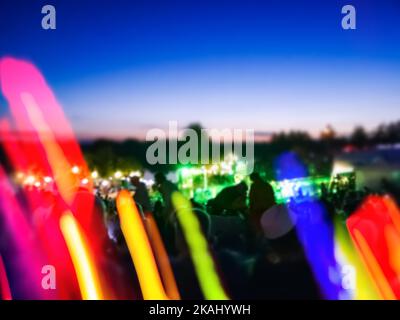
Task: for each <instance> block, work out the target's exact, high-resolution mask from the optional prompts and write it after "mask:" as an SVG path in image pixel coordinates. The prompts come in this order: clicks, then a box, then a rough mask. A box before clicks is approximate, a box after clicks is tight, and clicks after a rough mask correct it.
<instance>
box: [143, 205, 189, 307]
mask: <svg viewBox="0 0 400 320" xmlns="http://www.w3.org/2000/svg"><path fill="white" fill-rule="evenodd" d="M145 224H146V229H147V232H148V234H149V238H150V242H151V245H152V247H153V250H154V255H155V256H156V259H157V262H158V265H159V268H160V272H161V277H162V279H163V282H164V285H165V291H166V292H167V295H168V297H169V298H170V299H173V300H179V299H180V298H181V297H180V295H179V291H178V287H177V285H176V281H175V277H174V273H173V271H172V268H171V264H170V263H169V258H168V255H167V252H166V250H165V246H164V243H163V241H162V238H161V235H160V232H159V230H158V227H157V223H156V222H155V221H154V218H153V215H152V214H151V213H150V212H148V213H146V219H145Z"/></svg>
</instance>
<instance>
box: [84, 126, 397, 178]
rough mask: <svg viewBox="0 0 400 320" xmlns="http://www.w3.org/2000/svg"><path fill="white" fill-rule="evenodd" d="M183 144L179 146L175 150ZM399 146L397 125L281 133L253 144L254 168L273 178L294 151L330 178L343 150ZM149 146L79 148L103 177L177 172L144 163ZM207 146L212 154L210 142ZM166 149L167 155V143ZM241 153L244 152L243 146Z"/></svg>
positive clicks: (97, 143)
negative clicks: (279, 160) (276, 166)
mask: <svg viewBox="0 0 400 320" xmlns="http://www.w3.org/2000/svg"><path fill="white" fill-rule="evenodd" d="M192 127H193V128H194V129H195V130H196V131H198V130H199V129H200V126H199V125H198V124H196V125H193V126H192ZM185 142H186V141H180V142H178V149H179V147H180V146H182V145H183V144H184V143H185ZM398 142H400V121H398V122H394V123H390V124H387V125H380V126H379V127H378V128H376V129H375V130H372V131H370V132H368V131H367V130H365V129H364V128H363V127H361V126H358V127H356V128H355V129H354V130H353V132H352V133H351V134H350V135H348V136H339V135H337V134H336V133H335V131H334V129H333V128H331V127H328V128H327V130H324V131H323V132H322V133H321V135H320V137H318V138H312V137H311V136H310V135H309V134H308V133H307V132H304V131H291V132H288V133H285V132H282V133H277V134H274V135H272V137H271V140H270V142H263V143H256V144H255V146H254V156H255V161H256V164H255V166H256V170H257V171H262V172H264V173H266V175H267V177H268V178H273V162H274V159H275V158H276V157H277V156H278V155H279V154H281V153H283V152H287V151H294V152H296V153H297V154H298V155H299V156H300V157H301V159H302V160H303V161H304V162H305V163H306V164H307V165H308V168H309V172H310V174H311V175H325V174H330V171H331V165H332V159H333V156H334V155H335V154H337V153H338V152H341V151H342V150H343V149H344V148H345V147H349V148H351V149H364V148H369V147H373V146H376V145H377V144H394V143H398ZM152 143H153V142H145V141H139V140H134V139H128V140H125V141H122V142H117V141H112V140H105V139H101V140H96V141H93V142H86V143H84V144H82V148H83V151H84V154H85V157H86V160H87V162H88V164H89V166H90V167H91V168H92V169H96V170H97V171H98V172H99V173H100V174H101V175H103V176H107V175H111V174H112V173H113V172H115V170H122V171H128V170H140V169H149V170H151V171H153V172H154V171H163V172H167V171H170V170H174V169H176V165H174V164H156V165H150V164H149V163H148V162H147V160H146V150H147V148H148V147H149V146H150V145H151V144H152ZM209 143H210V150H211V142H209ZM166 146H167V153H168V143H166ZM242 150H246V149H245V146H244V145H243V147H242ZM221 154H223V146H221ZM200 156H201V155H199V159H200Z"/></svg>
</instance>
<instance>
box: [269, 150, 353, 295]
mask: <svg viewBox="0 0 400 320" xmlns="http://www.w3.org/2000/svg"><path fill="white" fill-rule="evenodd" d="M275 172H276V177H277V180H278V181H284V180H287V179H298V178H304V177H307V175H308V172H307V169H306V168H305V166H304V165H303V164H302V163H301V161H300V160H299V158H298V157H297V155H296V154H294V153H292V152H288V153H284V154H282V155H281V156H279V157H278V158H277V159H276V161H275ZM287 206H288V208H289V212H290V214H291V218H292V220H293V221H294V222H295V225H296V231H297V235H298V238H299V240H300V242H301V244H302V245H303V249H304V253H305V255H306V257H307V259H308V261H309V264H310V266H311V269H312V270H313V273H314V275H315V278H316V280H317V282H318V284H319V286H320V289H321V292H322V294H323V296H324V297H325V298H326V299H330V300H337V299H340V298H343V297H345V296H346V292H345V290H343V288H342V285H341V266H340V265H339V264H338V262H337V260H336V257H335V243H334V230H333V225H332V223H331V222H330V221H329V218H328V216H327V212H326V210H325V208H324V207H323V205H322V204H321V203H319V202H318V201H317V200H316V198H315V197H314V196H312V195H305V196H304V197H299V196H298V195H296V194H294V195H293V196H292V197H291V198H290V199H289V202H288V204H287Z"/></svg>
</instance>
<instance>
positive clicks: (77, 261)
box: [60, 212, 103, 300]
mask: <svg viewBox="0 0 400 320" xmlns="http://www.w3.org/2000/svg"><path fill="white" fill-rule="evenodd" d="M60 228H61V232H62V234H63V236H64V239H65V242H66V244H67V247H68V251H69V253H70V255H71V259H72V263H73V264H74V268H75V272H76V276H77V279H78V283H79V288H80V290H81V294H82V299H84V300H101V299H103V293H102V290H101V287H100V281H99V276H98V274H97V270H96V268H95V266H94V263H93V259H92V257H91V255H90V251H89V248H88V246H87V244H86V241H85V239H84V235H83V234H82V231H81V229H80V227H79V225H78V223H77V221H76V220H75V218H74V216H73V215H72V214H71V213H70V212H66V213H64V214H63V215H62V216H61V218H60Z"/></svg>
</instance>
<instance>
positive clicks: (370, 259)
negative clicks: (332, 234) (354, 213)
mask: <svg viewBox="0 0 400 320" xmlns="http://www.w3.org/2000/svg"><path fill="white" fill-rule="evenodd" d="M353 236H354V239H355V241H356V243H357V244H358V247H359V250H360V252H361V254H362V256H363V258H364V260H365V262H366V264H367V266H368V267H369V270H370V272H371V274H372V277H373V278H374V280H375V283H376V285H377V286H378V288H379V290H380V292H381V294H382V296H383V298H384V299H385V300H396V296H395V294H394V292H393V290H392V288H391V287H390V284H389V282H388V281H387V279H386V277H385V274H384V273H383V271H382V269H381V267H380V266H379V263H378V261H377V260H376V258H375V256H374V254H373V252H372V251H371V248H370V247H369V245H368V243H367V241H366V240H365V238H364V237H363V235H362V234H361V232H360V231H359V230H358V229H354V230H353Z"/></svg>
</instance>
